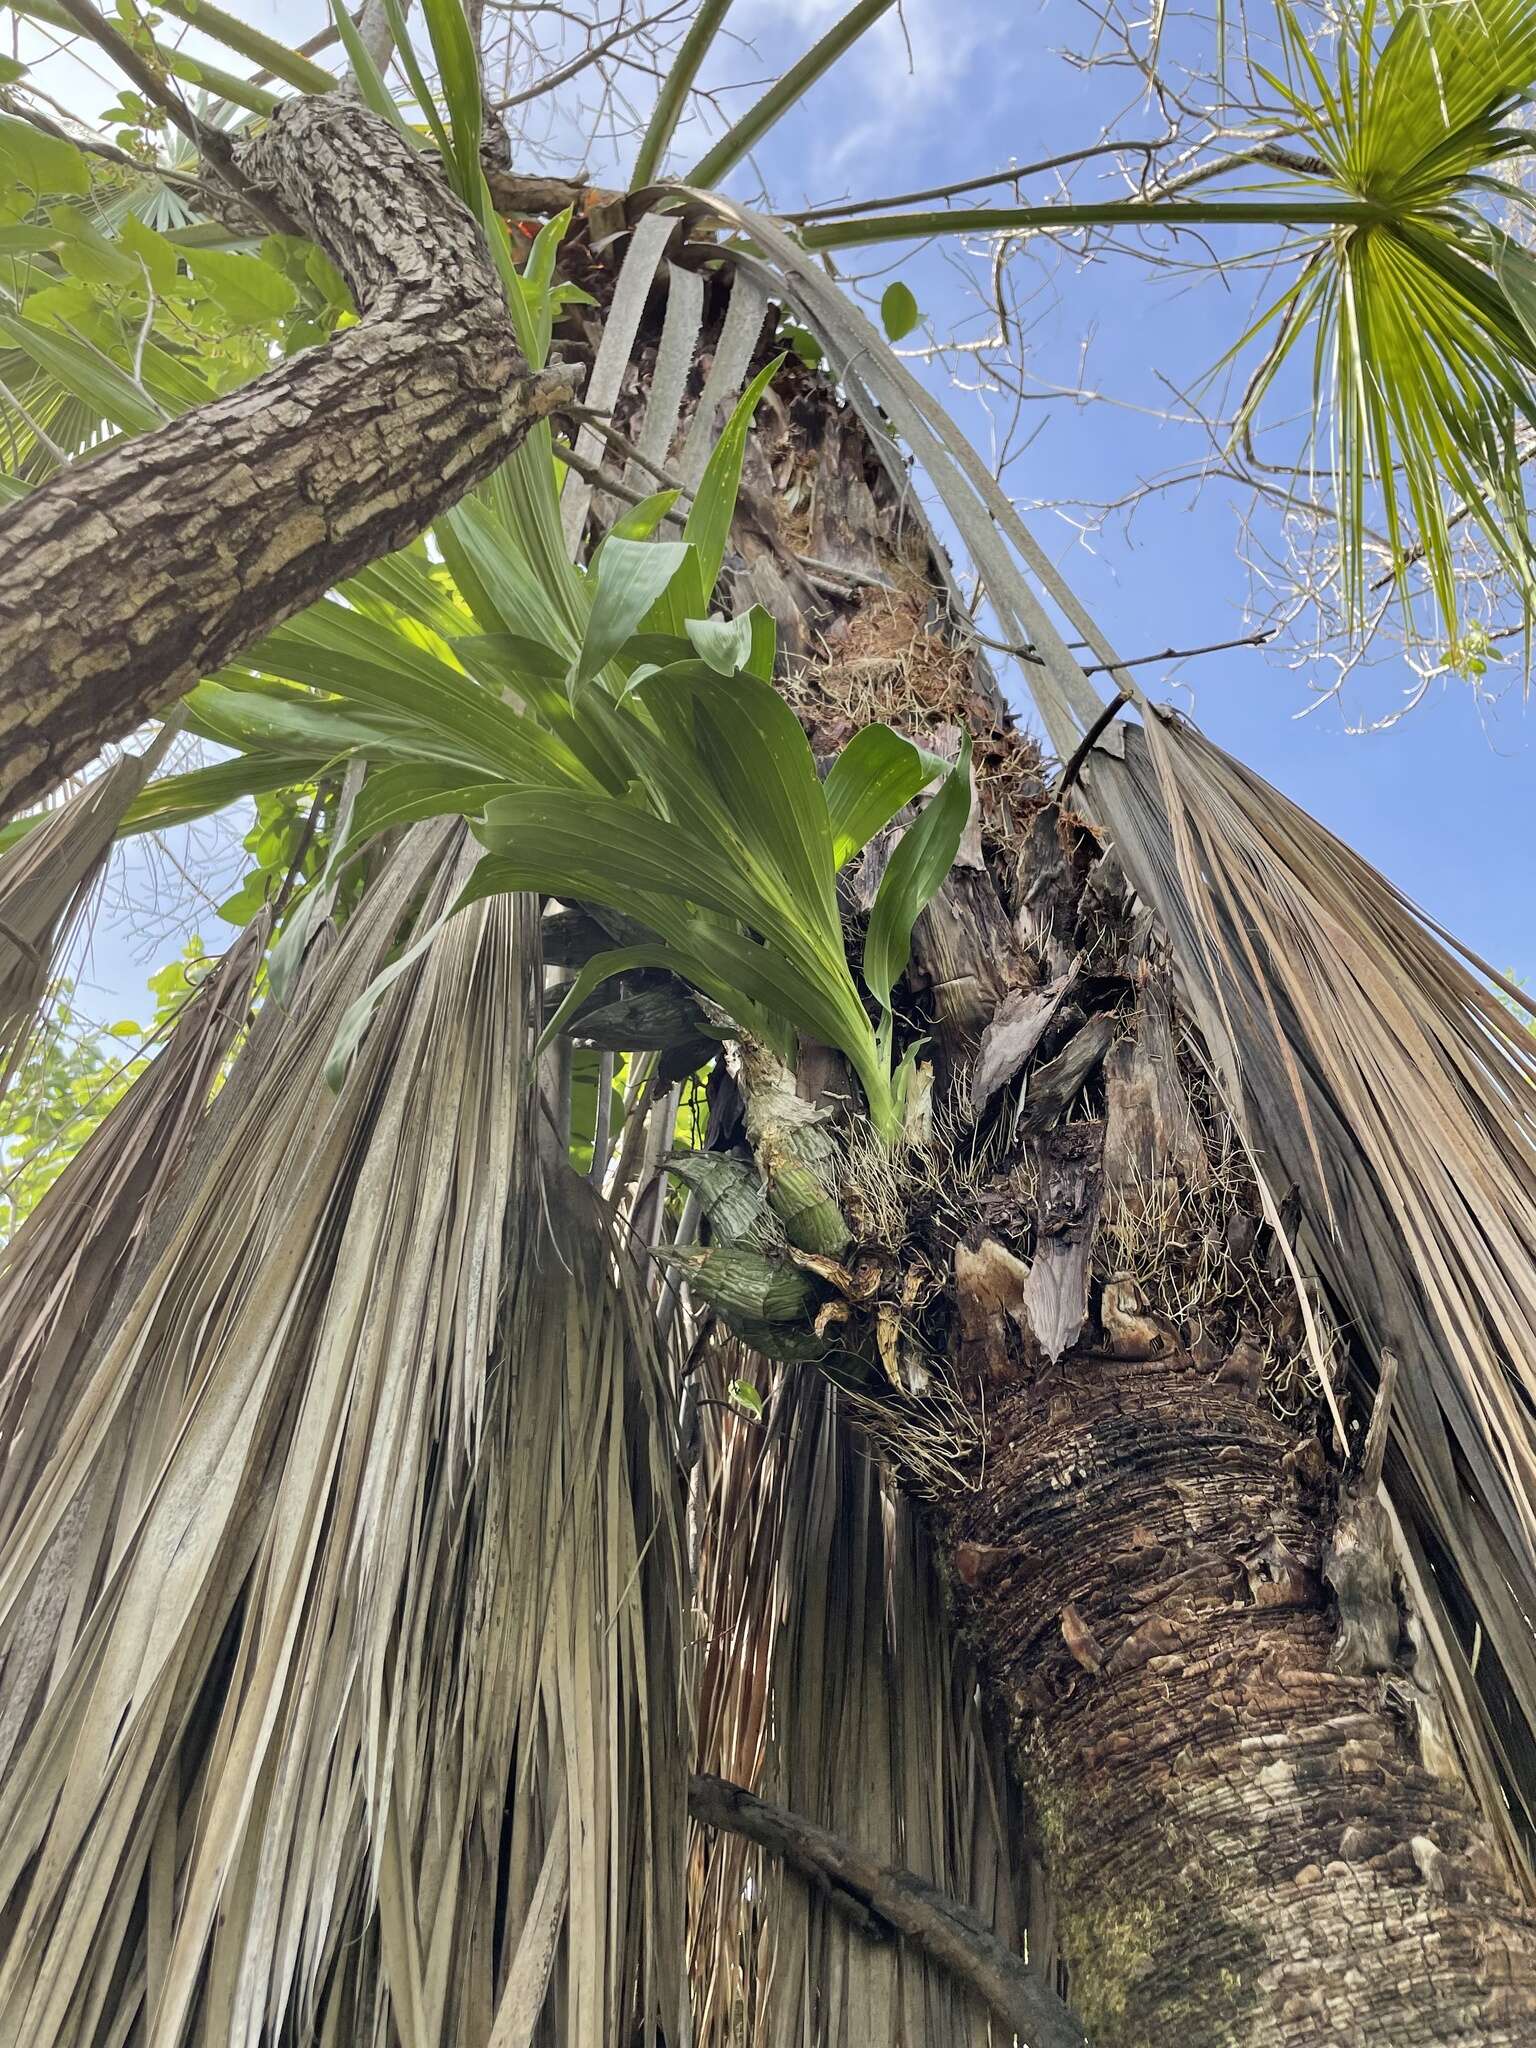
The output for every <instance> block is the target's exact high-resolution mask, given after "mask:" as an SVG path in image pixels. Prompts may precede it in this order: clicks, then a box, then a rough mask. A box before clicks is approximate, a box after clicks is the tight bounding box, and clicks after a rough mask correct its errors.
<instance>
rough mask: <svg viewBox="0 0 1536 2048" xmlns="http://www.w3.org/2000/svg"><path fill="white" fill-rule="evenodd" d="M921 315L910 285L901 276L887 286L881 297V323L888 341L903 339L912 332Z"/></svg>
mask: <svg viewBox="0 0 1536 2048" xmlns="http://www.w3.org/2000/svg"><path fill="white" fill-rule="evenodd" d="M920 317H921V316H920V315H919V313H918V310H917V300H916V299H915V298H913V296H912V291H911V288H910V286H908V285H904V284H903V283H902V282H901V280H900V278H898V279H897V280H896V282H895V283H894V284H888V285H887V286H886V288H885V290H884V292H883V293H882V294H881V297H880V324H881V326H882V327H884V329H885V338H886V340H887V341H901V340H902V339H903V338H904V337H905V336H906V335H909V334H910V333H911V332H912V330H913V328H914V327H915V326H916V325H917V323H918V320H919V318H920Z"/></svg>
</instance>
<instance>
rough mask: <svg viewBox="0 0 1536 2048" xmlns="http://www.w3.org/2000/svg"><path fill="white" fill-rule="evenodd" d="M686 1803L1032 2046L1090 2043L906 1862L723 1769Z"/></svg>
mask: <svg viewBox="0 0 1536 2048" xmlns="http://www.w3.org/2000/svg"><path fill="white" fill-rule="evenodd" d="M688 1811H689V1813H690V1814H691V1815H692V1816H693V1818H694V1819H695V1820H696V1821H699V1822H701V1823H702V1824H703V1825H704V1826H705V1827H711V1828H721V1829H723V1830H724V1831H725V1832H726V1833H728V1834H735V1835H744V1836H745V1837H746V1838H747V1840H748V1841H751V1842H755V1843H757V1845H758V1847H759V1848H762V1849H766V1850H767V1851H768V1852H769V1854H770V1855H773V1856H777V1857H780V1858H781V1859H782V1860H783V1861H784V1862H785V1863H787V1864H789V1865H790V1867H791V1868H792V1869H794V1870H798V1871H799V1872H800V1873H801V1875H802V1876H803V1877H806V1878H809V1879H810V1881H811V1882H812V1883H813V1884H815V1885H817V1886H819V1887H821V1888H822V1889H824V1890H826V1891H828V1892H829V1893H830V1894H831V1896H832V1897H833V1899H834V1901H839V1900H846V1901H847V1903H848V1905H849V1906H850V1907H852V1908H855V1909H857V1910H858V1911H859V1912H863V1913H865V1914H872V1915H873V1916H874V1917H875V1919H876V1920H878V1921H883V1922H884V1923H885V1924H886V1925H887V1926H889V1927H894V1928H895V1930H896V1932H897V1933H898V1934H900V1935H902V1936H904V1937H905V1939H906V1940H908V1941H910V1942H911V1943H912V1944H913V1945H914V1946H915V1947H917V1948H920V1949H922V1951H923V1953H924V1954H925V1955H927V1956H930V1957H931V1958H932V1959H933V1961H934V1962H936V1963H939V1964H940V1965H942V1967H943V1968H945V1969H947V1970H948V1971H949V1972H950V1973H951V1974H952V1975H953V1976H954V1977H956V1978H958V1979H959V1981H960V1982H961V1983H963V1984H964V1985H965V1986H966V1988H967V1989H968V1990H969V1991H970V1992H971V1993H972V1994H973V1995H974V1996H975V1997H977V1998H979V1999H980V2000H981V2001H982V2002H983V2004H985V2005H987V2006H989V2007H990V2008H991V2010H992V2011H993V2012H995V2013H996V2014H997V2015H998V2017H999V2018H1000V2019H1001V2020H1002V2021H1003V2023H1004V2025H1005V2026H1007V2027H1009V2028H1011V2029H1012V2030H1013V2031H1014V2032H1015V2033H1016V2034H1017V2035H1018V2036H1019V2038H1020V2039H1021V2040H1025V2041H1028V2042H1029V2044H1030V2048H1088V2036H1087V2035H1086V2034H1085V2033H1084V2032H1083V2030H1082V2028H1081V2026H1080V2025H1079V2024H1078V2022H1077V2020H1076V2019H1075V2018H1074V2017H1073V2016H1072V2014H1071V2012H1070V2011H1069V2010H1068V2008H1067V2007H1066V2006H1065V2005H1063V2003H1062V2002H1061V2000H1060V1999H1059V1998H1058V1997H1057V1996H1056V1993H1055V1992H1054V1991H1053V1990H1052V1989H1051V1988H1050V1986H1049V1985H1048V1984H1046V1983H1045V1982H1044V1980H1043V1979H1042V1978H1041V1977H1040V1976H1039V1975H1038V1973H1037V1972H1035V1971H1034V1970H1031V1969H1030V1968H1029V1967H1028V1965H1027V1964H1026V1963H1025V1962H1023V1960H1022V1959H1021V1958H1020V1957H1018V1956H1016V1955H1015V1954H1014V1953H1013V1951H1012V1950H1011V1949H1009V1948H1006V1947H1005V1946H1004V1944H1003V1943H1002V1942H1001V1941H999V1939H998V1937H997V1936H996V1934H994V1932H993V1931H992V1929H991V1928H990V1927H988V1926H987V1924H986V1922H985V1921H984V1920H982V1919H980V1918H979V1917H978V1916H977V1915H976V1914H975V1913H973V1912H972V1911H971V1909H970V1908H969V1907H968V1906H962V1905H961V1904H959V1902H958V1901H957V1900H955V1899H951V1898H949V1897H947V1896H946V1894H945V1893H943V1892H941V1891H939V1890H938V1889H937V1888H936V1887H935V1886H934V1885H931V1884H929V1883H928V1882H927V1881H926V1879H924V1878H921V1877H916V1876H914V1875H913V1873H912V1872H911V1871H910V1870H901V1869H898V1868H897V1867H896V1866H894V1865H892V1864H888V1863H881V1862H879V1861H878V1860H877V1859H876V1858H875V1857H873V1856H871V1855H870V1854H869V1853H868V1852H867V1851H866V1850H864V1849H860V1848H858V1847H857V1846H856V1845H855V1844H854V1843H852V1842H850V1841H847V1840H845V1839H844V1837H842V1836H841V1835H834V1834H832V1833H831V1832H830V1831H829V1830H828V1829H826V1828H823V1827H818V1826H817V1825H816V1823H815V1822H814V1821H810V1820H806V1819H805V1818H804V1817H803V1816H802V1815H800V1814H798V1813H791V1812H790V1811H789V1809H788V1808H787V1807H784V1806H774V1805H771V1804H770V1803H769V1802H768V1801H767V1800H766V1799H759V1798H757V1797H756V1795H755V1794H754V1793H751V1792H748V1791H747V1790H745V1788H744V1787H742V1786H740V1785H731V1784H728V1783H727V1782H726V1780H725V1779H724V1778H706V1777H696V1778H693V1779H692V1780H690V1782H689V1787H688Z"/></svg>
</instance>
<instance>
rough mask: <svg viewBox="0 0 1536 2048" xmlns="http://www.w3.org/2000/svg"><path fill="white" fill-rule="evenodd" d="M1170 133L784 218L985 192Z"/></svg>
mask: <svg viewBox="0 0 1536 2048" xmlns="http://www.w3.org/2000/svg"><path fill="white" fill-rule="evenodd" d="M1171 140H1172V137H1171V136H1166V135H1165V136H1164V137H1163V139H1162V140H1161V141H1160V142H1099V143H1095V144H1094V145H1093V147H1092V148H1091V149H1069V150H1068V151H1067V152H1066V153H1065V155H1063V156H1048V157H1043V158H1042V159H1041V160H1040V162H1039V163H1036V164H1014V165H1012V166H1011V167H1010V168H1009V169H1007V170H1002V171H989V172H988V173H987V175H986V176H985V177H984V178H962V179H960V180H958V181H957V182H956V183H955V184H952V185H930V186H929V187H928V189H927V190H926V191H924V192H896V193H893V194H892V195H891V197H890V198H889V199H850V200H847V201H845V202H842V203H839V202H838V201H837V200H829V201H828V202H827V203H826V204H825V205H823V206H811V207H807V208H806V209H805V211H804V212H803V213H786V214H784V215H782V216H781V218H783V219H784V220H788V221H793V222H795V224H796V225H797V226H798V225H799V224H800V223H801V222H802V221H810V220H846V219H850V218H851V217H852V216H853V215H855V214H859V213H885V212H887V211H888V210H889V209H890V208H892V207H896V206H920V205H922V204H923V203H924V202H925V201H926V200H930V199H958V198H959V197H960V195H961V194H962V193H964V192H984V191H986V190H987V188H988V187H989V186H992V185H1015V184H1017V183H1018V181H1019V180H1020V179H1021V178H1033V177H1038V176H1039V175H1040V173H1041V172H1043V171H1059V170H1062V169H1064V168H1065V167H1066V166H1067V165H1068V164H1081V163H1087V162H1088V161H1089V159H1090V158H1092V157H1099V156H1119V155H1120V154H1121V152H1122V151H1125V150H1139V151H1140V152H1141V153H1142V154H1143V155H1144V156H1148V157H1150V156H1153V155H1155V154H1156V152H1157V151H1158V150H1160V149H1166V148H1167V147H1168V144H1169V142H1170V141H1171Z"/></svg>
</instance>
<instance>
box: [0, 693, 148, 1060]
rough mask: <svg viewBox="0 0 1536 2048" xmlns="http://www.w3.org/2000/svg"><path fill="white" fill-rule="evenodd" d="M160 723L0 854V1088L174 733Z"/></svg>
mask: <svg viewBox="0 0 1536 2048" xmlns="http://www.w3.org/2000/svg"><path fill="white" fill-rule="evenodd" d="M174 732H175V727H174V726H172V725H166V726H162V727H161V729H160V731H159V733H157V735H156V736H155V738H154V740H153V741H152V742H151V743H150V745H149V746H148V747H146V748H145V750H144V752H143V753H142V754H123V755H120V756H119V758H118V759H117V760H115V761H114V762H112V764H111V765H110V767H108V768H105V769H103V771H102V773H101V774H100V775H98V776H96V777H95V778H94V779H93V780H92V781H90V782H88V783H87V784H86V785H85V787H84V789H82V790H79V791H77V792H76V793H75V795H73V796H71V797H69V798H67V799H66V800H65V801H64V802H63V803H61V804H59V805H58V806H57V808H56V809H54V810H52V811H49V812H48V813H47V814H46V815H45V816H44V817H42V818H40V819H39V820H38V822H37V823H36V824H35V825H33V826H32V828H31V830H30V831H28V832H27V833H25V834H24V835H23V837H22V838H21V839H19V840H18V841H17V842H16V844H15V845H14V846H12V847H10V848H9V849H8V850H7V851H6V852H5V853H3V854H0V1095H3V1094H4V1093H5V1091H6V1089H7V1088H8V1087H9V1086H10V1083H11V1078H12V1076H13V1075H14V1074H15V1072H16V1069H17V1067H18V1066H19V1065H20V1064H21V1058H22V1054H23V1052H24V1051H25V1049H26V1046H27V1042H28V1040H29V1039H30V1037H31V1034H32V1030H33V1027H34V1025H35V1023H36V1021H37V1013H38V1009H39V1006H40V1005H41V1004H42V1003H43V1002H44V1001H45V1000H46V998H47V994H48V990H49V986H50V984H51V983H52V981H53V979H54V972H53V967H54V961H55V960H56V958H57V957H58V954H59V952H60V951H61V949H62V947H63V945H64V943H65V941H66V939H67V936H68V934H69V933H70V932H71V931H72V930H73V929H74V925H75V922H76V920H77V919H78V918H79V916H80V914H81V913H82V911H83V910H84V908H85V906H86V903H87V902H88V901H89V899H90V895H91V891H92V890H93V889H94V888H95V886H96V883H97V882H98V881H99V880H100V878H101V873H102V870H103V869H104V868H105V866H106V864H107V856H108V855H109V853H110V852H111V850H112V837H113V834H114V833H115V832H116V830H117V827H118V823H119V821H120V820H121V818H122V815H123V813H124V811H126V810H127V808H128V806H129V805H130V804H131V803H132V802H133V800H134V798H135V797H136V796H137V795H138V793H139V791H140V790H141V789H142V788H143V787H144V782H145V779H146V777H147V776H148V775H149V773H150V771H151V769H152V768H153V767H154V766H155V764H156V762H158V761H159V759H160V757H161V755H162V754H163V753H164V751H165V749H166V747H167V746H168V745H169V744H170V741H171V739H172V737H173V736H174Z"/></svg>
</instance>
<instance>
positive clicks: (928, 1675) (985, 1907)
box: [689, 1368, 1022, 2048]
mask: <svg viewBox="0 0 1536 2048" xmlns="http://www.w3.org/2000/svg"><path fill="white" fill-rule="evenodd" d="M733 1369H734V1368H733ZM760 1370H761V1368H760ZM711 1412H715V1413H719V1412H720V1411H719V1410H718V1409H716V1410H714V1411H711ZM703 1484H704V1488H705V1493H704V1499H703V1501H702V1502H701V1509H700V1520H701V1527H702V1529H703V1532H704V1533H703V1547H702V1552H701V1557H700V1572H699V1586H698V1606H699V1625H700V1628H701V1631H702V1637H703V1646H702V1655H701V1659H700V1667H699V1707H698V1719H699V1728H700V1745H699V1763H698V1766H697V1768H699V1769H700V1770H703V1771H707V1772H714V1773H717V1774H718V1775H720V1776H722V1777H725V1778H729V1779H731V1780H732V1781H733V1782H735V1783H738V1784H745V1785H748V1786H750V1787H753V1788H754V1789H756V1790H758V1791H760V1792H762V1793H763V1794H764V1796H767V1797H771V1798H773V1799H776V1800H778V1801H780V1802H782V1803H783V1804H785V1805H788V1806H790V1807H792V1808H794V1809H795V1810H796V1811H797V1812H800V1813H803V1814H806V1815H809V1816H811V1817H813V1818H814V1819H816V1820H818V1821H819V1822H821V1824H822V1825H824V1826H828V1827H831V1828H833V1829H835V1830H841V1831H843V1832H846V1833H850V1834H851V1833H855V1832H856V1833H857V1834H858V1836H859V1838H860V1839H861V1841H863V1842H864V1843H866V1844H869V1845H872V1846H873V1847H874V1848H875V1849H876V1851H877V1853H879V1854H881V1855H884V1856H888V1857H890V1858H891V1859H892V1860H894V1861H899V1862H901V1863H903V1864H904V1865H905V1866H906V1867H908V1868H910V1869H912V1870H915V1871H917V1872H919V1873H920V1874H922V1875H925V1876H927V1877H929V1878H931V1879H932V1880H933V1881H934V1882H935V1883H937V1884H938V1885H940V1886H942V1887H943V1888H944V1889H945V1890H947V1891H948V1892H950V1893H951V1894H952V1895H954V1896H957V1897H959V1898H961V1899H964V1900H966V1901H967V1902H969V1903H970V1904H972V1905H973V1906H975V1908H976V1909H977V1910H978V1911H979V1912H981V1913H982V1914H983V1915H984V1916H985V1917H986V1918H988V1919H989V1920H991V1921H992V1922H993V1924H994V1925H996V1926H997V1928H998V1930H999V1932H1000V1933H1002V1934H1003V1935H1004V1936H1005V1938H1007V1939H1008V1940H1010V1941H1012V1942H1015V1943H1016V1942H1017V1940H1018V1934H1019V1927H1020V1922H1021V1917H1022V1916H1021V1915H1020V1913H1019V1910H1018V1907H1017V1904H1016V1900H1015V1894H1014V1890H1013V1882H1014V1877H1015V1874H1016V1872H1017V1871H1018V1870H1019V1869H1020V1867H1021V1864H1022V1857H1021V1855H1020V1852H1019V1845H1018V1842H1017V1839H1016V1836H1015V1833H1014V1830H1013V1829H1012V1827H1011V1825H1010V1821H1009V1817H1008V1815H1007V1814H1006V1812H1005V1811H1004V1805H1005V1802H1006V1796H1007V1795H1006V1792H1005V1791H1003V1790H1002V1789H1001V1788H1002V1786H1003V1784H1004V1777H1003V1773H1002V1771H1001V1768H1000V1760H999V1757H998V1755H997V1753H996V1752H995V1751H994V1750H993V1748H992V1746H991V1745H990V1743H989V1741H988V1738H987V1735H986V1733H985V1731H984V1728H983V1725H982V1721H981V1716H980V1712H979V1709H978V1706H977V1702H976V1691H975V1676H974V1673H973V1672H972V1671H971V1669H970V1666H969V1663H968V1661H967V1660H966V1659H965V1658H964V1657H963V1656H962V1655H961V1654H960V1653H958V1652H957V1650H956V1648H955V1646H954V1643H953V1640H952V1637H951V1634H950V1630H949V1626H948V1619H947V1616H946V1615H945V1613H944V1610H943V1601H942V1596H941V1593H940V1589H939V1585H938V1580H937V1575H936V1572H935V1568H934V1563H933V1559H932V1556H931V1554H930V1551H929V1549H928V1545H927V1542H926V1540H925V1538H924V1536H923V1534H922V1531H921V1528H920V1525H919V1523H918V1521H917V1518H916V1517H915V1515H914V1514H913V1512H912V1510H911V1509H910V1507H909V1506H908V1505H907V1504H906V1503H905V1502H904V1501H902V1500H901V1498H900V1497H899V1496H897V1495H896V1494H894V1492H893V1491H892V1490H891V1488H890V1487H889V1485H888V1483H887V1482H886V1481H885V1480H884V1479H883V1478H882V1474H881V1471H880V1468H879V1466H878V1464H877V1463H876V1461H875V1460H874V1458H872V1457H871V1455H870V1453H869V1450H868V1448H867V1446H866V1445H865V1444H864V1443H863V1442H862V1440H861V1437H860V1435H859V1433H858V1432H857V1431H856V1430H854V1429H852V1428H850V1426H849V1425H848V1423H847V1421H846V1420H845V1419H844V1418H843V1416H842V1415H841V1414H840V1412H839V1397H838V1396H837V1395H836V1394H835V1392H834V1391H833V1389H832V1388H830V1387H829V1386H828V1385H827V1384H826V1383H825V1382H824V1381H822V1380H821V1379H820V1378H819V1377H817V1376H815V1375H811V1374H808V1373H804V1372H800V1371H797V1370H795V1369H793V1368H789V1369H785V1370H782V1371H781V1372H780V1375H779V1380H778V1385H777V1388H776V1391H775V1393H774V1395H773V1398H772V1400H771V1403H770V1406H769V1412H768V1419H767V1421H766V1423H765V1424H764V1425H763V1426H761V1427H751V1426H748V1425H746V1424H745V1423H743V1422H741V1421H740V1420H739V1419H737V1418H730V1419H728V1420H726V1421H725V1423H724V1425H723V1427H722V1428H721V1429H720V1430H719V1431H717V1432H713V1433H712V1442H711V1455H710V1459H709V1464H708V1468H707V1470H706V1473H705V1476H704V1481H703ZM690 1898H691V1905H692V1924H691V1927H690V1932H689V1950H690V1969H691V1975H692V1980H693V1984H694V1996H695V2014H696V2034H695V2038H696V2040H697V2042H698V2043H699V2044H700V2048H725V2044H727V2043H729V2044H731V2048H738V2044H740V2048H855V2044H862V2043H865V2042H869V2041H880V2042H887V2041H888V2042H891V2043H892V2044H902V2043H906V2044H908V2048H919V2044H926V2043H928V2042H931V2041H945V2042H954V2043H957V2044H958V2043H961V2042H975V2043H984V2042H987V2041H989V2040H991V2039H992V2038H993V2037H992V2035H991V2033H989V2026H990V2025H991V2024H992V2023H991V2022H990V2021H989V2019H988V2016H987V2014H986V2013H985V2012H983V2011H981V2010H979V2009H977V2008H974V2007H972V2006H971V2005H970V2004H969V2003H968V2002H967V2001H965V2000H964V1999H963V1998H962V1997H961V1996H960V1995H959V1993H958V1992H957V1990H956V1988H955V1987H954V1985H953V1983H952V1982H951V1981H950V1980H948V1979H947V1978H946V1977H945V1976H943V1975H942V1974H941V1973H939V1972H937V1971H935V1970H933V1969H931V1968H929V1967H928V1966H926V1965H925V1964H924V1962H923V1960H922V1959H921V1958H920V1957H918V1956H917V1955H916V1954H915V1953H913V1952H912V1951H909V1950H907V1949H905V1948H903V1947H902V1946H901V1945H899V1944H897V1945H888V1944H884V1943H880V1944H873V1943H871V1942H870V1941H869V1940H868V1939H867V1937H866V1936H865V1935H864V1934H862V1933H860V1932H858V1931H855V1930H854V1929H852V1928H851V1927H850V1925H849V1923H848V1921H847V1920H846V1919H845V1918H844V1917H843V1916H842V1915H841V1914H840V1913H839V1912H837V1911H836V1910H834V1909H833V1908H832V1907H831V1906H830V1905H829V1903H828V1902H827V1901H826V1900H825V1899H824V1898H822V1897H820V1896H819V1895H817V1894H815V1893H813V1892H811V1891H809V1890H807V1889H806V1888H805V1887H804V1885H803V1884H802V1883H801V1882H800V1881H799V1880H798V1879H797V1878H794V1877H791V1876H788V1875H786V1874H785V1872H784V1871H783V1869H782V1868H781V1867H780V1866H779V1865H778V1864H777V1863H775V1862H770V1861H768V1860H766V1859H764V1858H763V1857H762V1856H761V1855H760V1854H759V1853H758V1852H756V1851H754V1850H753V1849H751V1848H750V1847H749V1846H748V1845H747V1844H746V1843H744V1842H743V1841H742V1840H741V1839H740V1838H739V1837H734V1836H729V1837H728V1836H716V1835H712V1834H710V1833H708V1832H705V1831H700V1832H699V1833H698V1834H697V1835H696V1837H695V1840H694V1845H693V1854H692V1861H691V1866H690Z"/></svg>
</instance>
